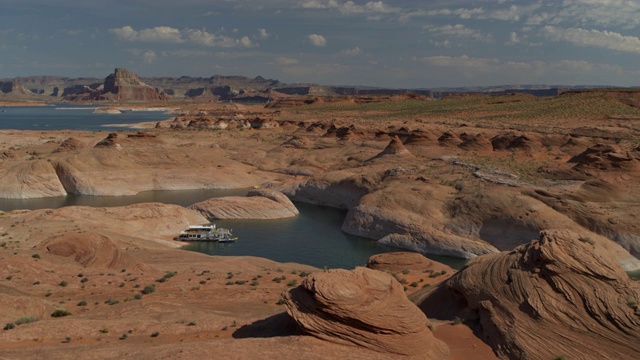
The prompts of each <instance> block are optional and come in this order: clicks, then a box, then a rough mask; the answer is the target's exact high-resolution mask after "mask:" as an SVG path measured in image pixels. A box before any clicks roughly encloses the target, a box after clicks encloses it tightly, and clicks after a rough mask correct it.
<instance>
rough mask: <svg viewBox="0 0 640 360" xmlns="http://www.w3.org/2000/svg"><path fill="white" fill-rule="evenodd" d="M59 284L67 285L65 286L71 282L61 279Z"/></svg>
mask: <svg viewBox="0 0 640 360" xmlns="http://www.w3.org/2000/svg"><path fill="white" fill-rule="evenodd" d="M58 285H60V286H62V287H65V286H67V285H69V283H68V282H66V281H65V280H62V281H60V283H59V284H58Z"/></svg>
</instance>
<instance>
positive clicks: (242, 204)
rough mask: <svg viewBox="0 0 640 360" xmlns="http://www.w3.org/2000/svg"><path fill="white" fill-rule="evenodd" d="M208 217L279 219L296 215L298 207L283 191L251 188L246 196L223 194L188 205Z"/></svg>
mask: <svg viewBox="0 0 640 360" xmlns="http://www.w3.org/2000/svg"><path fill="white" fill-rule="evenodd" d="M189 208H190V209H193V210H195V211H197V212H199V213H201V214H202V215H203V216H205V217H207V218H210V219H281V218H288V217H294V216H296V215H298V209H296V207H295V205H293V203H292V202H291V200H289V198H287V197H286V195H284V194H283V193H281V192H279V191H276V190H272V189H266V188H262V189H252V190H250V191H249V192H248V193H247V196H245V197H243V196H225V197H221V198H212V199H209V200H205V201H201V202H199V203H196V204H193V205H191V206H190V207H189Z"/></svg>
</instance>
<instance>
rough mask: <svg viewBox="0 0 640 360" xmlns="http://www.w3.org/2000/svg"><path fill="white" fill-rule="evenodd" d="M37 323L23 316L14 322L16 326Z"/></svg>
mask: <svg viewBox="0 0 640 360" xmlns="http://www.w3.org/2000/svg"><path fill="white" fill-rule="evenodd" d="M34 321H37V319H36V318H35V317H33V316H23V317H21V318H19V319H18V320H16V321H15V323H16V325H22V324H28V323H32V322H34Z"/></svg>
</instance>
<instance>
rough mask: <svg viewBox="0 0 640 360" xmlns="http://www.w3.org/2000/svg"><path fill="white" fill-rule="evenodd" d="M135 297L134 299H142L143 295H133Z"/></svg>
mask: <svg viewBox="0 0 640 360" xmlns="http://www.w3.org/2000/svg"><path fill="white" fill-rule="evenodd" d="M133 299H134V300H140V299H142V295H141V294H135V295H133Z"/></svg>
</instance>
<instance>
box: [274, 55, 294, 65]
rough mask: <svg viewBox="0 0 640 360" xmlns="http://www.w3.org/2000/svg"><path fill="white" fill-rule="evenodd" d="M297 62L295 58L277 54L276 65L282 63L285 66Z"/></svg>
mask: <svg viewBox="0 0 640 360" xmlns="http://www.w3.org/2000/svg"><path fill="white" fill-rule="evenodd" d="M298 62H299V61H298V60H297V59H292V58H287V57H284V56H278V57H277V58H276V63H277V64H278V65H284V66H286V65H295V64H297V63H298Z"/></svg>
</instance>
